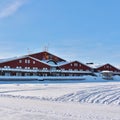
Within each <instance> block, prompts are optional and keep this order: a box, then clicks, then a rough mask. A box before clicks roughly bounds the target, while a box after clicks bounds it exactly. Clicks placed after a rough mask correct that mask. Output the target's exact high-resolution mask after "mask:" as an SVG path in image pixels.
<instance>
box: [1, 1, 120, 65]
mask: <svg viewBox="0 0 120 120" xmlns="http://www.w3.org/2000/svg"><path fill="white" fill-rule="evenodd" d="M119 5H120V1H119V0H0V58H1V59H2V58H7V57H14V56H19V55H24V54H27V49H28V48H29V50H30V51H31V53H32V52H39V51H43V50H44V47H45V46H48V49H49V52H52V53H53V54H56V55H58V56H60V57H62V58H64V59H66V60H68V61H69V60H71V61H73V60H79V61H81V62H84V63H86V62H94V63H102V64H104V63H111V64H117V65H120V52H119V49H120V7H119Z"/></svg>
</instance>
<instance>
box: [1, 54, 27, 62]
mask: <svg viewBox="0 0 120 120" xmlns="http://www.w3.org/2000/svg"><path fill="white" fill-rule="evenodd" d="M26 57H28V56H27V55H24V56H20V57H13V58H7V59H3V60H0V63H6V62H10V61H13V60H19V59H22V58H26Z"/></svg>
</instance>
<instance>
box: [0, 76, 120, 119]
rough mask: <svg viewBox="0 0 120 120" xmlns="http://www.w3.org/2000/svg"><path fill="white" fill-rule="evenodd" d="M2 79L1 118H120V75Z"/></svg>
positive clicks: (0, 91) (0, 89) (0, 87)
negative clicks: (50, 79) (113, 76)
mask: <svg viewBox="0 0 120 120" xmlns="http://www.w3.org/2000/svg"><path fill="white" fill-rule="evenodd" d="M86 78H87V79H86V80H78V81H77V80H75V81H68V80H67V81H30V82H28V81H27V82H20V81H18V82H17V81H12V82H11V81H9V82H8V81H7V82H2V81H1V82H0V120H13V119H15V120H120V77H118V76H116V77H115V78H114V80H111V81H109V80H103V79H101V78H100V77H96V78H95V77H86Z"/></svg>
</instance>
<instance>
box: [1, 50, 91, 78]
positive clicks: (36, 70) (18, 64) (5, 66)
mask: <svg viewBox="0 0 120 120" xmlns="http://www.w3.org/2000/svg"><path fill="white" fill-rule="evenodd" d="M83 74H92V71H91V68H90V67H88V66H87V65H85V64H83V63H80V62H78V61H74V62H67V61H66V60H64V59H62V58H60V57H58V56H56V55H53V54H51V53H49V52H46V51H44V52H39V53H35V54H30V55H25V56H22V57H16V58H12V59H6V60H4V61H1V62H0V75H2V76H80V75H83Z"/></svg>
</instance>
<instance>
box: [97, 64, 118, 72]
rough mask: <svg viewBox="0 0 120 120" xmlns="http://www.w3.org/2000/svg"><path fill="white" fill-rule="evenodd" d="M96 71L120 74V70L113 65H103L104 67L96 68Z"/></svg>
mask: <svg viewBox="0 0 120 120" xmlns="http://www.w3.org/2000/svg"><path fill="white" fill-rule="evenodd" d="M96 71H97V72H102V71H112V72H120V70H119V69H118V68H116V67H114V66H113V65H111V64H105V65H102V66H100V67H98V68H96Z"/></svg>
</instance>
